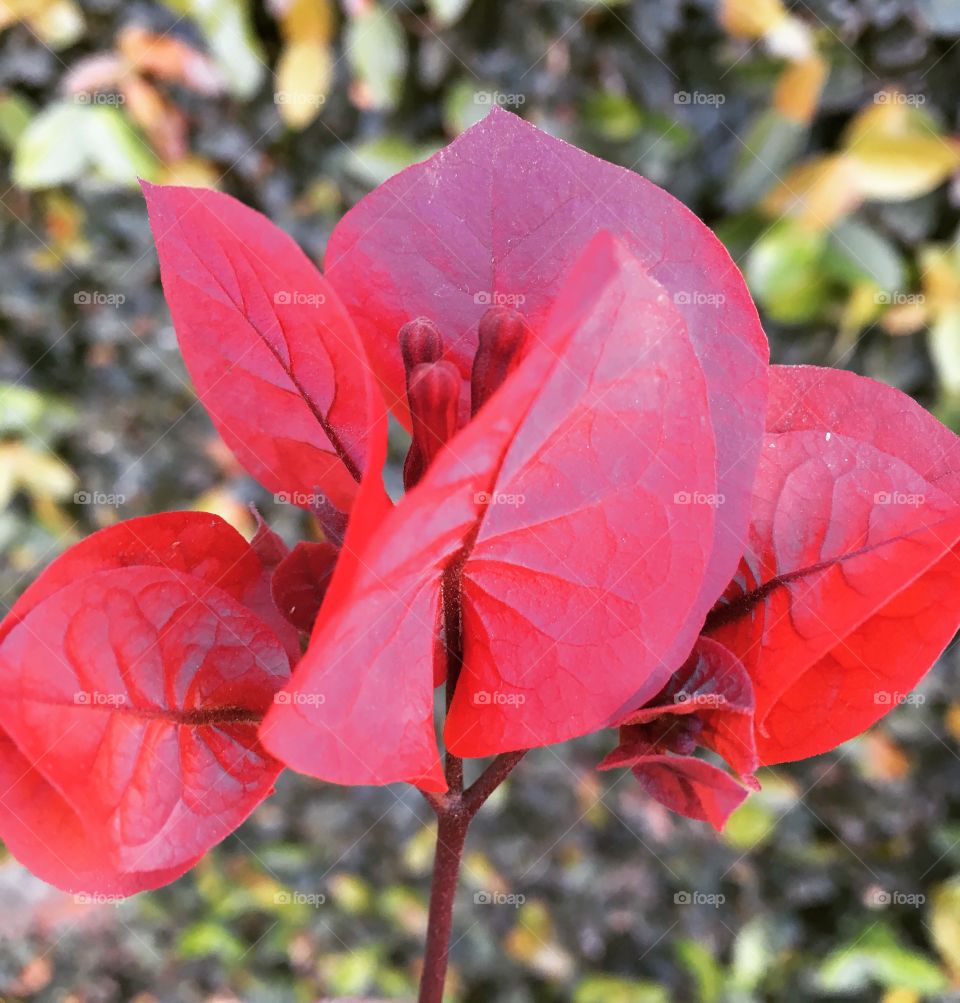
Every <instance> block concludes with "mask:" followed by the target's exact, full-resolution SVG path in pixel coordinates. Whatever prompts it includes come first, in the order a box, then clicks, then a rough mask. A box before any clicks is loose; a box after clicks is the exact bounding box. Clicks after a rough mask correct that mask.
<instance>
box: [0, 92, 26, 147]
mask: <svg viewBox="0 0 960 1003" xmlns="http://www.w3.org/2000/svg"><path fill="white" fill-rule="evenodd" d="M33 114H34V111H33V105H32V104H31V103H30V102H29V101H28V100H27V99H26V98H25V97H24V96H23V95H22V94H4V95H3V96H2V97H0V146H2V147H3V148H4V149H6V150H11V149H13V147H14V146H15V145H16V142H17V140H18V139H19V138H20V136H21V135H22V134H23V131H24V130H25V129H26V128H27V126H28V125H29V124H30V119H31V118H32V117H33Z"/></svg>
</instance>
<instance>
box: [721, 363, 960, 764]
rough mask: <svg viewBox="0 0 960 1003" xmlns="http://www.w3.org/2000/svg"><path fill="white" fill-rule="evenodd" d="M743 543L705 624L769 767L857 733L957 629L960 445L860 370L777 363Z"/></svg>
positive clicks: (908, 684)
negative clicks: (744, 675) (730, 663)
mask: <svg viewBox="0 0 960 1003" xmlns="http://www.w3.org/2000/svg"><path fill="white" fill-rule="evenodd" d="M768 429H769V431H768V434H767V437H766V441H765V446H764V450H763V455H762V458H761V464H760V469H759V472H758V475H757V484H756V489H755V494H754V501H753V516H752V524H751V527H750V535H749V540H748V546H747V550H746V553H745V555H744V558H743V561H742V563H741V566H740V570H739V571H738V573H737V576H736V578H735V579H734V581H733V583H732V584H731V586H730V588H729V589H728V590H727V592H726V594H725V595H724V597H723V600H722V601H721V603H720V604H719V605H718V606H717V608H716V609H715V610H714V611H713V612H712V613H711V615H710V617H709V619H708V621H707V630H708V632H709V634H710V636H712V637H715V638H717V639H718V640H720V641H722V642H723V643H724V644H725V645H727V647H729V648H730V649H731V650H732V651H733V652H734V653H735V654H736V655H737V656H738V657H739V658H740V660H741V661H742V662H743V664H744V665H745V666H746V668H747V670H748V672H749V673H750V675H751V677H752V678H753V681H754V688H755V691H756V695H757V724H758V729H759V730H758V736H757V739H758V748H759V752H760V757H761V761H762V762H765V763H776V762H782V761H786V760H792V759H800V758H803V757H806V756H812V755H816V754H818V753H820V752H824V751H826V750H828V749H831V748H833V747H834V746H835V745H837V744H839V743H840V742H842V741H845V740H846V739H848V738H851V737H853V736H854V735H856V734H858V733H859V732H861V731H863V730H864V729H865V728H867V727H869V725H871V724H872V723H873V722H874V721H876V720H877V719H878V718H879V717H881V716H882V715H883V714H885V713H886V712H887V711H888V710H889V709H890V707H891V706H893V705H894V704H896V703H897V702H898V700H899V699H900V698H901V696H902V695H904V694H906V693H907V692H909V690H910V689H912V688H913V686H915V685H916V683H917V681H918V680H919V679H920V677H921V676H922V675H923V674H924V673H925V672H926V671H927V669H929V667H930V666H931V665H932V664H933V662H934V661H935V660H936V658H937V656H938V655H939V654H940V652H941V651H942V650H943V648H944V647H945V646H946V644H947V643H948V642H949V640H950V638H951V637H952V636H953V634H954V633H955V632H956V630H957V626H958V620H960V613H958V606H957V603H956V601H955V599H954V597H955V596H956V595H957V592H958V589H960V560H958V557H957V552H956V548H957V545H958V540H960V441H958V440H957V437H956V436H954V435H953V433H951V432H949V431H948V430H947V429H945V428H944V427H943V426H942V425H940V424H939V423H938V422H937V421H935V420H934V419H933V418H932V417H931V416H930V415H929V414H927V413H926V412H925V411H923V409H922V408H920V407H919V405H917V404H915V403H914V402H913V401H912V400H910V399H909V398H908V397H907V396H906V395H904V394H902V393H900V392H899V391H896V390H893V389H892V388H890V387H885V386H883V385H881V384H878V383H875V382H873V381H872V380H867V379H864V378H862V377H858V376H855V375H853V374H851V373H845V372H838V371H834V370H824V369H817V368H814V367H796V368H794V367H774V369H773V371H772V378H771V402H770V413H769V417H768Z"/></svg>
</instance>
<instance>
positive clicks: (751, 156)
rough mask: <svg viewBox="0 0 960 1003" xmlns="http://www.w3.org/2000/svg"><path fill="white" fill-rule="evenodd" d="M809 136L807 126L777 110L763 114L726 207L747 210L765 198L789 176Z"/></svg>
mask: <svg viewBox="0 0 960 1003" xmlns="http://www.w3.org/2000/svg"><path fill="white" fill-rule="evenodd" d="M806 135H807V128H806V126H803V125H800V124H798V123H797V122H794V121H791V120H790V119H788V118H785V117H784V116H783V115H781V114H780V113H779V112H777V111H775V110H774V109H772V108H771V109H769V110H767V111H765V112H762V113H761V114H760V115H759V116H758V117H757V119H756V121H755V122H754V123H753V125H752V126H751V127H750V130H749V132H747V134H746V136H745V137H744V138H743V145H742V146H741V148H740V153H739V155H738V156H737V161H736V163H735V164H734V167H733V170H732V172H731V174H730V181H729V184H728V186H727V190H726V193H725V201H726V204H727V205H728V206H729V207H730V208H731V209H744V208H746V207H747V206H749V205H752V204H753V203H754V202H756V201H758V200H759V199H761V198H762V197H763V196H764V195H765V194H766V193H767V192H768V191H769V190H770V189H771V188H772V187H773V186H774V185H775V184H776V183H777V182H778V181H779V180H780V177H781V176H782V175H783V174H785V173H786V170H787V168H788V166H789V165H790V164H791V162H792V161H793V160H794V158H795V157H796V155H797V154H798V153H799V152H800V149H801V147H802V146H803V142H804V139H805V138H806Z"/></svg>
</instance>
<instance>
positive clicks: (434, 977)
mask: <svg viewBox="0 0 960 1003" xmlns="http://www.w3.org/2000/svg"><path fill="white" fill-rule="evenodd" d="M524 755H525V752H505V753H503V754H502V755H500V756H497V758H496V759H495V760H494V761H493V762H492V763H491V764H490V765H489V766H488V767H487V768H486V770H484V772H483V773H482V774H481V775H480V777H479V778H478V779H477V780H476V782H475V783H474V784H472V785H471V786H470V787H469V788H468V789H467V790H466V791H465V792H461V791H453V790H451V791H450V792H449V793H448V794H424V797H425V798H426V799H427V801H428V802H429V803H430V806H431V807H432V808H433V810H434V811H435V812H436V813H437V849H436V855H435V857H434V863H433V882H432V884H431V886H430V915H429V919H428V921H427V945H426V952H425V954H424V958H423V974H422V975H421V977H420V996H419V1003H442V1001H443V987H444V984H445V983H446V979H447V960H448V955H449V951H450V934H451V932H452V930H453V906H454V902H455V901H456V897H457V881H458V879H459V877H460V862H461V860H462V859H463V848H464V845H465V843H466V839H467V830H468V829H469V828H470V823H471V822H472V821H473V817H474V815H476V813H477V812H478V811H479V810H480V808H481V807H482V805H483V803H484V802H485V801H486V800H487V798H488V797H490V795H491V794H492V793H493V792H494V791H495V790H496V789H497V788H498V787H499V786H500V784H502V783H503V782H504V780H506V779H507V777H508V776H509V775H510V772H511V771H512V770H513V768H514V767H515V766H516V765H517V763H519V762H520V760H521V759H523V757H524ZM453 758H455V757H450V756H448V758H447V772H448V776H449V774H450V766H451V762H450V761H451V759H453ZM462 770H463V763H462V761H461V760H459V759H457V760H456V764H455V772H456V773H457V774H458V775H459V776H462V775H463V774H462Z"/></svg>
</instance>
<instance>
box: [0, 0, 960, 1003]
mask: <svg viewBox="0 0 960 1003" xmlns="http://www.w3.org/2000/svg"><path fill="white" fill-rule="evenodd" d="M0 30H2V33H0V149H2V150H3V153H4V158H3V160H4V163H3V170H4V173H5V177H4V184H3V190H4V195H3V200H2V201H3V212H2V216H0V276H2V279H0V551H2V555H3V560H2V563H0V597H2V601H3V603H4V604H6V605H9V604H10V603H12V602H13V600H14V599H15V597H16V595H17V594H18V593H19V591H21V590H22V589H23V588H24V587H25V585H26V584H27V583H28V582H29V581H30V579H31V578H32V576H33V575H35V574H36V572H37V571H38V570H39V568H40V567H42V566H43V565H44V564H45V563H46V562H48V561H49V560H50V558H51V557H52V556H53V555H54V554H56V553H57V552H59V551H60V550H62V549H63V548H64V547H66V546H68V545H69V544H70V543H71V542H73V541H74V540H76V539H78V538H80V537H81V536H83V535H86V534H87V533H88V532H90V531H91V530H93V529H95V528H97V527H99V526H102V525H106V524H108V523H110V522H112V521H114V520H116V519H118V518H128V517H131V516H134V515H140V514H145V513H148V512H152V511H157V510H161V509H171V508H189V507H202V508H207V509H212V510H216V511H219V512H221V513H222V514H225V515H226V516H227V517H228V518H231V519H233V520H234V521H235V522H236V523H237V524H238V525H239V526H241V528H245V529H249V522H248V521H247V520H248V516H247V515H246V512H245V505H246V503H247V502H249V501H255V502H257V504H259V505H260V506H261V507H262V508H263V509H264V510H265V511H266V512H267V514H268V517H269V518H270V519H271V521H272V522H273V523H274V524H275V525H278V526H279V527H280V528H281V529H282V530H283V531H284V532H286V533H288V534H290V535H291V536H294V535H296V534H298V533H301V532H303V530H304V527H302V526H300V525H299V524H298V522H297V517H296V516H295V515H294V514H292V513H291V512H290V511H289V510H287V509H275V508H272V506H271V502H270V500H269V499H268V498H265V497H263V494H262V492H261V491H260V490H259V488H257V486H256V485H254V484H252V483H251V482H250V481H249V480H248V479H247V478H245V477H244V476H243V475H242V473H241V472H240V471H239V470H238V468H237V467H236V466H235V465H234V464H233V462H232V461H231V460H230V458H229V457H228V456H227V454H226V452H225V450H224V449H223V448H222V447H220V446H219V445H218V444H217V441H216V439H215V437H214V436H213V433H212V430H211V427H210V424H209V422H208V420H207V418H206V416H205V415H204V414H203V412H202V410H201V409H200V408H199V407H198V406H197V405H196V403H195V401H194V399H193V396H192V392H191V390H190V387H189V384H188V383H187V382H186V378H185V373H184V370H183V366H182V364H181V361H180V358H179V355H178V353H177V349H176V343H175V339H174V336H173V332H172V329H171V327H170V323H169V318H168V315H167V313H166V310H165V307H164V305H163V302H162V298H161V296H160V291H159V286H158V283H157V275H156V261H155V256H154V253H153V250H152V247H151V244H150V238H149V234H148V231H147V225H146V215H145V212H144V208H143V204H142V202H141V200H140V198H139V195H138V194H137V192H136V190H135V187H134V181H135V177H136V175H137V174H140V175H142V176H146V177H149V178H152V179H155V180H174V179H180V180H183V181H186V182H189V183H197V184H215V185H217V186H219V187H221V188H223V189H224V190H227V191H230V192H232V193H233V194H236V195H238V196H239V197H240V198H242V199H243V200H245V201H247V202H249V203H251V204H253V205H255V206H257V207H258V208H260V209H262V210H263V211H264V212H266V213H267V214H268V215H269V216H271V217H272V218H273V219H274V220H276V221H277V222H278V223H279V224H280V225H281V226H283V227H284V228H286V229H287V230H288V231H290V232H291V233H293V234H294V235H295V236H296V237H297V239H298V240H299V241H300V242H301V243H302V244H303V245H304V246H305V247H306V248H307V249H308V251H309V252H310V253H311V254H312V255H313V256H314V257H315V258H316V259H319V258H320V257H321V254H322V250H323V246H324V243H325V240H326V238H327V236H328V234H329V232H330V229H331V228H332V226H333V225H334V223H335V222H336V220H337V219H338V218H339V216H340V215H341V214H342V212H343V211H344V210H345V209H346V208H347V207H348V206H349V205H351V204H352V203H353V202H354V201H356V199H357V198H359V197H360V196H361V195H362V194H363V193H364V192H365V191H367V190H368V189H369V188H370V187H372V186H373V185H375V184H376V183H378V182H379V181H381V180H382V179H384V178H385V177H387V176H389V175H390V174H391V173H393V172H394V171H396V170H398V169H399V168H401V167H403V166H405V165H406V164H408V163H410V162H412V161H414V160H416V159H419V158H421V157H423V156H425V155H426V154H428V153H429V152H431V151H432V150H434V149H435V148H437V147H438V146H439V145H442V144H443V143H445V142H447V141H449V139H450V138H451V137H453V136H454V135H456V134H457V133H458V132H460V131H462V129H464V128H466V127H467V126H468V125H469V124H470V123H471V122H473V121H475V120H476V119H477V118H478V117H480V116H481V115H482V114H484V113H485V112H486V111H487V110H488V108H489V107H490V105H491V104H493V103H499V104H503V105H504V106H506V107H508V108H510V109H511V110H515V111H518V112H519V113H520V114H522V115H524V116H525V117H527V118H529V119H531V120H532V121H534V122H536V123H537V124H538V125H540V126H541V127H543V128H545V129H548V130H549V131H551V132H554V133H556V134H558V135H561V136H563V137H565V138H567V139H569V140H570V141H572V142H574V143H576V144H577V145H579V146H582V147H584V148H586V149H588V150H590V151H592V152H594V153H596V154H598V155H600V156H603V157H605V158H607V159H609V160H612V161H615V162H617V163H621V164H623V165H625V166H628V167H630V168H632V169H635V170H637V171H640V172H641V173H643V174H645V175H647V176H648V177H650V178H651V179H652V180H654V181H656V182H657V183H659V184H661V185H664V186H665V187H667V188H668V189H669V190H671V191H672V192H673V193H674V194H675V195H677V196H678V197H679V198H680V199H682V200H683V201H684V202H685V203H687V204H688V205H689V206H691V207H692V208H693V209H694V210H695V211H697V212H698V213H699V214H700V215H702V216H703V217H704V218H705V219H706V220H707V221H708V222H709V223H710V224H711V225H712V226H713V227H715V228H716V229H717V230H718V232H719V233H720V234H721V236H722V238H723V239H724V240H725V241H726V242H727V244H728V246H729V247H730V249H731V251H732V253H733V254H734V256H735V257H736V259H737V260H738V262H739V263H740V264H741V267H742V268H743V269H744V271H745V273H746V276H747V279H748V282H749V283H750V286H751V289H752V291H753V293H754V295H755V297H756V298H757V301H758V304H759V307H760V310H761V314H762V316H763V320H764V324H765V327H766V329H767V332H768V334H769V336H770V340H771V344H772V347H773V353H774V357H775V359H776V360H777V361H783V362H816V363H820V364H831V365H839V366H845V367H849V368H852V369H855V370H857V371H859V372H862V373H866V374H869V375H872V376H875V377H877V378H879V379H882V380H885V381H887V382H890V383H892V384H895V385H897V386H900V387H902V388H903V389H905V390H907V391H908V392H909V393H912V394H914V395H915V396H917V397H918V398H919V399H921V400H922V401H923V403H924V404H926V405H927V406H929V407H932V408H933V409H934V410H935V411H936V412H937V413H938V414H940V416H941V417H943V418H944V420H946V421H947V422H949V423H951V424H954V425H955V426H956V425H958V422H960V403H958V401H960V253H958V252H957V249H956V244H955V239H956V231H957V224H958V213H957V203H958V199H960V185H958V182H957V170H958V166H960V147H958V144H957V140H956V138H955V133H956V130H957V124H958V123H957V114H958V113H957V106H958V102H957V96H958V93H960V89H958V85H960V7H958V5H957V4H955V3H952V2H951V0H916V2H908V0H866V2H862V3H854V2H849V0H824V2H817V3H810V4H807V3H803V2H799V3H796V4H793V5H791V6H790V8H789V10H786V9H785V8H783V7H781V6H780V5H779V3H778V2H777V0H752V2H749V3H742V2H732V3H731V2H728V3H723V4H721V5H719V6H718V5H715V4H713V3H709V2H706V0H691V2H685V3H681V2H679V0H656V2H653V0H650V2H642V0H621V2H613V0H609V2H607V3H590V2H587V0H515V2H511V3H498V2H495V0H473V2H470V0H429V2H426V3H415V2H413V0H409V2H408V0H395V2H391V0H379V2H374V0H350V2H344V3H343V4H342V5H336V4H334V3H333V0H309V2H306V0H295V2H294V0H291V2H287V3H284V2H276V3H273V4H271V5H267V6H262V5H260V4H251V5H250V6H249V7H248V6H247V5H245V4H243V3H239V2H234V0H169V2H168V3H157V2H146V0H135V2H132V3H123V2H121V0H84V2H82V3H77V2H76V0H4V2H3V3H0ZM506 166H508V165H505V167H506ZM91 500H92V503H91ZM957 676H958V670H957V660H956V657H955V655H954V654H953V652H952V651H951V652H948V653H947V655H946V656H945V657H944V659H943V660H942V663H941V665H940V666H939V668H938V669H937V671H936V672H935V673H933V674H932V675H931V677H930V678H929V679H928V680H927V681H926V682H925V683H924V684H923V687H922V688H921V690H920V692H919V694H918V695H916V696H915V697H914V698H912V699H911V701H910V702H909V703H908V704H907V705H905V706H902V707H899V708H897V709H896V710H895V711H894V712H893V713H892V714H891V715H890V716H889V717H888V718H887V719H886V720H885V722H884V723H883V724H882V725H881V726H879V727H878V728H877V729H875V730H874V732H873V733H871V734H870V735H868V736H866V737H864V738H862V739H859V740H857V741H855V742H852V743H850V744H848V745H847V746H845V747H844V748H842V749H841V750H838V751H837V752H836V753H834V754H832V755H829V756H826V757H821V758H820V759H818V760H816V761H812V762H809V763H805V764H800V765H798V766H795V767H789V768H783V769H778V770H776V771H771V772H768V774H767V775H766V776H764V777H763V778H762V779H763V783H764V790H763V792H762V793H761V794H759V795H757V796H756V797H754V798H752V799H751V800H750V801H749V802H748V803H747V805H746V806H745V807H744V808H743V809H741V811H740V812H739V813H738V814H737V815H736V816H735V817H734V819H733V820H732V822H731V824H730V826H729V828H728V830H727V832H726V834H725V835H724V836H723V837H722V838H716V837H715V836H713V835H712V834H711V833H710V832H707V831H705V830H704V829H703V828H702V827H699V826H697V825H695V824H693V823H688V822H685V821H682V820H680V819H677V818H675V817H672V816H670V815H668V814H667V813H665V812H662V811H660V810H659V809H658V808H656V807H655V806H651V805H650V804H649V803H647V802H645V801H644V800H643V798H642V797H641V796H640V794H639V792H638V791H637V789H636V788H635V787H634V786H633V785H632V782H631V780H630V778H629V776H626V777H623V776H611V775H607V774H605V775H599V774H597V773H596V772H595V771H594V770H593V766H594V764H595V763H596V761H597V759H598V758H599V755H600V754H602V751H604V750H603V749H602V743H601V742H599V741H597V740H589V741H584V742H579V743H573V744H571V745H570V746H567V747H564V748H562V749H556V750H541V751H539V752H537V753H535V754H533V755H531V756H530V757H529V759H528V760H527V761H525V762H524V764H523V766H522V768H521V769H520V770H518V772H517V774H516V775H515V778H514V779H513V780H512V781H511V782H510V783H509V784H508V786H507V787H506V788H504V789H503V790H502V791H501V792H498V795H497V796H496V798H495V799H494V801H492V802H491V804H490V805H489V807H488V808H487V810H486V811H485V812H484V814H483V815H482V817H481V818H480V820H479V821H478V823H477V825H476V828H475V831H474V833H473V835H472V837H471V843H470V856H469V859H468V861H467V866H466V869H465V880H464V888H463V893H462V897H461V902H460V906H459V908H458V916H457V929H458V931H459V932H458V935H457V936H458V938H459V939H458V940H457V943H456V944H455V946H454V950H453V958H454V969H455V972H454V978H453V979H452V983H451V989H450V1000H451V1001H458V1003H485V1001H491V1000H494V1001H504V1003H534V1001H537V1003H541V1001H543V1003H547V1001H549V1003H554V1001H567V1000H568V1001H572V1003H667V1001H676V1003H686V1001H690V1000H698V1001H700V1000H702V1001H704V1003H747V1001H765V1000H771V1001H779V1000H790V1001H795V1000H796V1001H805V1000H809V1001H820V1000H854V1001H873V1000H878V999H882V1000H884V1001H885V1003H912V1001H917V1000H934V1001H936V1000H943V1001H946V1000H951V999H960V994H958V990H957V989H956V988H955V987H956V986H957V985H958V978H960V762H958V755H957V747H958V741H960V704H955V703H954V694H955V693H956V692H957V686H956V684H957ZM427 821H428V819H427V813H426V812H425V810H424V807H423V806H422V805H421V803H420V802H419V800H418V798H417V796H416V795H415V794H414V793H412V792H410V791H405V790H400V789H394V790H385V791H377V790H357V791H346V790H340V789H336V788H330V787H322V786H320V785H315V784H312V783H309V782H307V781H305V780H302V779H299V778H296V777H293V776H287V777H284V779H283V781H282V783H281V785H280V790H279V792H278V794H277V795H276V797H275V798H273V799H272V800H271V801H269V802H268V803H266V804H265V805H264V806H263V807H262V809H261V810H259V811H258V812H257V814H256V815H255V817H254V818H253V819H252V820H251V822H250V823H248V824H247V825H246V826H244V827H243V828H242V829H241V830H240V831H239V832H238V833H237V834H236V835H235V836H233V837H231V838H230V839H229V840H227V842H226V843H225V844H223V846H222V847H220V848H218V849H217V851H216V852H214V853H212V854H211V855H210V856H209V857H208V858H207V859H206V860H204V862H203V863H202V864H201V865H200V866H199V867H198V868H197V869H196V870H195V871H194V872H192V873H191V874H189V875H188V876H187V877H185V878H184V879H182V880H181V881H179V882H178V883H177V884H175V885H174V886H172V887H170V888H168V889H165V890H162V891H160V892H158V893H155V894H152V895H146V896H141V897H139V898H138V899H136V900H134V901H131V902H127V903H123V904H120V905H116V904H114V903H84V902H77V901H76V900H74V899H73V898H72V897H70V896H63V895H60V894H58V893H55V892H52V891H51V890H49V889H47V888H45V887H44V886H42V885H41V884H40V883H39V882H36V881H34V880H32V879H30V878H29V877H28V876H27V875H25V874H24V872H23V871H22V870H21V869H20V868H19V867H17V865H16V864H14V863H13V862H12V861H10V860H9V859H7V860H0V994H2V996H3V998H4V999H9V1000H19V999H37V1000H57V1001H67V1000H69V1001H71V1003H101V1001H102V1003H112V1001H121V1000H124V1001H125V1000H133V999H135V1000H136V1001H137V1003H148V1001H153V1000H156V1001H168V1000H169V1001H184V1003H192V1001H194V1000H197V1001H199V1000H210V1001H212V1000H218V1001H224V1000H232V999H240V1000H244V1001H251V1003H259V1001H271V1003H272V1001H278V1003H279V1001H283V1003H285V1001H288V1000H289V1001H308V1000H316V999H318V998H323V997H326V996H329V997H341V996H351V995H356V994H359V995H373V996H379V997H385V998H409V997H410V995H411V993H412V991H413V986H414V985H415V980H416V963H417V959H418V956H419V951H420V942H421V937H422V932H423V926H424V922H425V900H426V893H427V888H428V875H429V863H430V856H431V841H432V832H431V831H430V829H429V827H428V826H427ZM491 897H493V898H495V899H497V901H498V902H499V903H500V904H491V903H489V901H488V900H489V899H490V898H491Z"/></svg>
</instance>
